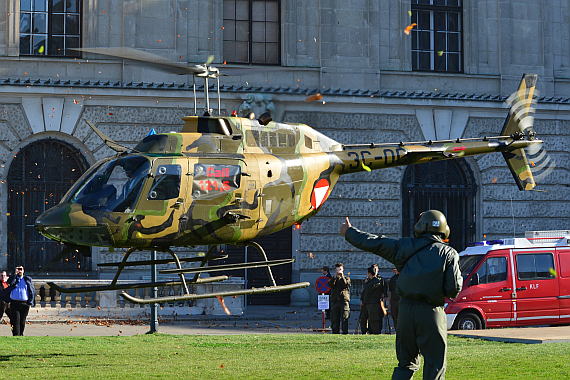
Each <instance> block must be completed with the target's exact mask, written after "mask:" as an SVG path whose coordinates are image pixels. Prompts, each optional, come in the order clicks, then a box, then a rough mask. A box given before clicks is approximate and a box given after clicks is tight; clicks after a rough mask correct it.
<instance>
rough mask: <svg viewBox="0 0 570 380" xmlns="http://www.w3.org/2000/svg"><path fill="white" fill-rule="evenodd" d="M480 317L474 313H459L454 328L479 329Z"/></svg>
mask: <svg viewBox="0 0 570 380" xmlns="http://www.w3.org/2000/svg"><path fill="white" fill-rule="evenodd" d="M481 326H482V324H481V319H479V317H478V316H477V315H476V314H473V313H464V314H461V315H460V316H459V317H458V318H457V321H456V322H455V329H456V330H481Z"/></svg>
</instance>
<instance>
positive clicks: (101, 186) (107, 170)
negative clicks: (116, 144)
mask: <svg viewBox="0 0 570 380" xmlns="http://www.w3.org/2000/svg"><path fill="white" fill-rule="evenodd" d="M149 169H150V161H149V160H148V159H147V158H145V157H143V156H128V157H122V158H116V159H114V160H111V161H107V162H106V163H104V164H103V165H101V166H100V167H99V168H98V169H97V170H94V171H93V173H92V174H91V175H90V176H88V177H87V178H86V179H85V180H84V181H83V183H81V184H79V185H78V186H77V188H76V189H77V190H76V191H75V192H73V193H72V195H71V197H70V198H69V201H70V202H73V203H78V204H81V205H83V206H84V207H87V208H92V209H97V210H102V211H112V212H131V211H132V210H133V208H134V205H135V203H136V201H137V199H138V197H139V194H140V191H141V189H142V187H143V185H144V182H145V180H146V178H147V176H148V173H149Z"/></svg>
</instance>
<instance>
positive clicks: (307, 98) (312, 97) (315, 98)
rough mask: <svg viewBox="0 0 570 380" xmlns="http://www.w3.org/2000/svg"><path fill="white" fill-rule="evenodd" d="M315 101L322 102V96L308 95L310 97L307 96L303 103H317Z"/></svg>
mask: <svg viewBox="0 0 570 380" xmlns="http://www.w3.org/2000/svg"><path fill="white" fill-rule="evenodd" d="M317 100H323V96H322V95H321V94H320V93H317V94H315V95H310V96H307V97H306V98H305V101H306V102H314V101H317Z"/></svg>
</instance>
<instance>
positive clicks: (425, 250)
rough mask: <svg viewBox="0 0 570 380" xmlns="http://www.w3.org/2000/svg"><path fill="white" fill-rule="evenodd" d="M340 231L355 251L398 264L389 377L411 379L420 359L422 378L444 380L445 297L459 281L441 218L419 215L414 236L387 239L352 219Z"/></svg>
mask: <svg viewBox="0 0 570 380" xmlns="http://www.w3.org/2000/svg"><path fill="white" fill-rule="evenodd" d="M340 233H341V235H343V236H344V237H345V239H346V240H347V241H348V242H349V243H350V244H352V245H354V246H355V247H357V248H359V249H362V250H363V251H368V252H372V253H374V254H376V255H378V256H381V257H383V258H384V259H386V260H388V261H389V262H391V263H393V264H395V265H396V269H398V271H399V272H400V277H399V278H398V282H397V285H396V292H397V293H398V294H399V295H400V311H401V313H399V316H398V327H397V329H396V355H397V357H398V366H397V367H396V368H394V372H393V374H392V379H396V380H398V379H411V378H412V377H413V376H414V373H415V372H416V371H417V370H418V369H419V367H420V353H421V355H423V357H424V373H423V378H424V379H444V378H445V370H446V367H447V363H446V355H447V318H446V315H445V311H444V310H443V305H444V303H445V298H446V297H448V298H455V297H457V295H458V294H459V292H460V291H461V288H462V285H463V278H462V277H461V271H460V270H459V255H458V254H457V251H455V249H453V248H451V247H449V246H448V245H447V244H445V243H444V242H443V241H442V239H447V237H448V236H449V227H448V226H447V220H446V218H445V216H444V215H443V214H442V213H441V212H439V211H437V210H429V211H426V212H424V213H422V214H421V215H420V217H419V219H418V221H417V223H416V225H415V227H414V235H415V238H402V239H397V240H396V239H390V238H387V237H386V236H377V235H372V234H368V233H366V232H362V231H359V230H358V229H356V228H354V227H352V226H351V224H350V221H349V220H348V218H346V222H345V223H344V224H342V225H341V227H340Z"/></svg>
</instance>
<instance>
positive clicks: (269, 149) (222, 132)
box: [35, 48, 554, 304]
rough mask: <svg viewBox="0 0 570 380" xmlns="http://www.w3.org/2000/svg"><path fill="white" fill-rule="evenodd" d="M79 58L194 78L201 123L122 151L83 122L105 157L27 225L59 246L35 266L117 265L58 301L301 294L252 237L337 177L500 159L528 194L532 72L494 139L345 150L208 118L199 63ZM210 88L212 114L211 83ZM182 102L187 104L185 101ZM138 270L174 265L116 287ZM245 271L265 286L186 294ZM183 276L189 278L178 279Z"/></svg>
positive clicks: (292, 133)
mask: <svg viewBox="0 0 570 380" xmlns="http://www.w3.org/2000/svg"><path fill="white" fill-rule="evenodd" d="M81 50H82V51H84V52H87V53H97V54H104V55H109V56H113V57H118V58H123V59H129V60H132V61H137V62H140V63H143V64H147V65H152V66H154V67H158V68H160V69H162V70H165V71H168V72H171V73H177V74H185V75H188V74H191V75H193V76H194V77H199V78H203V79H204V81H205V86H204V89H205V91H204V94H205V104H206V114H205V116H185V117H183V120H184V126H183V127H182V130H181V131H180V132H178V133H160V134H152V135H149V136H147V137H146V138H144V139H143V140H142V141H140V142H139V143H138V144H137V145H136V146H135V147H134V149H128V148H126V147H124V146H121V145H120V144H117V143H115V142H114V141H112V140H111V139H109V138H108V137H107V136H105V135H104V134H103V133H102V132H101V131H100V130H99V129H97V127H96V126H94V125H93V124H91V123H90V122H88V124H89V125H90V127H91V128H92V129H93V130H94V131H95V133H97V135H99V136H100V137H101V138H102V139H103V141H104V142H105V144H106V145H107V146H109V147H110V148H111V149H113V150H115V151H116V152H117V154H116V155H115V156H112V157H108V158H105V159H103V160H101V161H99V162H97V163H96V164H94V165H93V166H92V167H91V168H90V169H89V170H88V171H87V172H86V173H85V174H84V175H83V176H82V177H81V178H80V179H79V180H78V181H77V182H76V183H75V185H74V186H73V187H72V188H71V189H70V190H69V191H68V192H67V194H66V195H65V196H64V197H63V199H62V200H61V202H60V203H59V204H58V205H57V206H55V207H53V208H51V209H49V210H48V211H46V212H45V213H43V214H42V215H41V216H40V217H39V218H38V219H37V220H36V223H35V225H36V228H37V229H38V230H39V232H40V233H41V234H42V235H44V236H46V237H48V238H49V239H52V240H55V241H57V242H60V243H62V244H63V245H64V248H63V250H62V252H61V253H60V254H59V255H57V256H56V257H55V258H54V259H53V260H52V261H51V262H50V263H49V264H48V265H47V266H49V265H51V264H52V263H53V262H55V261H57V260H59V259H61V258H63V257H64V256H66V255H67V254H69V253H71V252H74V251H77V252H79V253H82V254H83V255H89V254H90V250H89V247H91V246H95V247H108V248H110V249H114V248H128V251H127V252H126V254H125V255H124V257H123V260H122V261H121V262H117V263H105V264H98V265H99V266H108V267H109V266H113V267H117V272H116V274H115V277H114V279H113V280H112V281H111V283H110V284H108V285H104V286H96V287H90V288H77V289H69V288H66V289H63V288H61V287H59V286H58V285H56V284H54V283H49V285H50V286H51V287H53V288H55V289H56V290H59V291H62V292H65V293H70V292H74V291H75V292H86V291H102V290H120V289H130V288H142V287H156V286H166V285H176V286H178V285H180V286H182V289H183V292H184V294H183V295H181V296H167V297H159V298H153V299H140V298H135V297H133V296H131V295H129V294H128V293H125V292H122V293H121V296H122V297H123V298H124V299H125V300H127V301H130V302H133V303H138V304H145V303H157V302H160V303H162V302H176V301H184V300H192V299H198V298H209V297H219V296H222V297H224V296H230V295H245V294H254V293H267V292H276V291H285V290H291V289H296V288H302V287H306V286H309V283H308V282H301V283H297V284H290V285H281V286H277V285H276V283H275V280H274V279H273V276H272V273H271V269H270V267H271V266H274V265H281V264H286V263H291V262H292V261H293V259H283V260H267V257H266V255H265V252H264V250H263V248H262V247H261V246H260V245H259V244H257V243H255V242H254V241H253V239H255V238H257V237H261V236H264V235H268V234H271V233H273V232H277V231H279V230H282V229H285V228H288V227H291V226H292V225H294V224H296V223H302V222H303V221H304V220H306V219H308V218H310V217H312V216H314V215H315V214H317V213H318V212H319V210H320V209H321V207H322V205H323V203H324V202H325V201H326V200H327V197H328V196H329V194H330V193H331V191H332V189H333V187H334V186H335V184H336V183H337V181H338V179H339V177H340V176H341V175H344V174H349V173H356V172H360V171H370V170H376V169H383V168H387V167H393V166H401V165H411V164H417V163H422V162H429V161H436V160H445V159H453V158H458V157H467V156H472V155H479V154H486V153H493V152H501V153H502V154H503V156H504V158H505V159H506V161H507V165H508V167H509V169H510V171H511V173H512V174H513V177H514V179H515V182H516V183H517V185H518V187H519V189H520V190H531V189H533V188H534V187H535V185H536V183H535V180H534V178H533V173H532V171H531V167H530V165H529V160H528V158H527V155H526V154H525V149H527V151H532V152H533V153H536V152H537V151H538V150H539V149H540V146H541V144H542V141H540V140H537V139H536V138H535V132H534V131H533V130H532V125H533V121H534V107H533V103H534V102H535V100H536V91H535V85H536V81H537V76H536V75H532V74H525V75H524V76H523V79H522V81H521V82H520V85H519V88H518V90H517V91H516V92H515V93H514V94H513V95H512V96H511V97H509V98H508V99H507V103H508V104H509V105H510V111H509V114H508V116H507V119H506V121H505V124H504V127H503V130H502V132H501V134H500V135H499V136H496V137H484V138H466V139H456V140H443V141H431V140H430V141H420V142H396V143H380V144H375V143H371V144H351V145H348V144H342V143H339V142H336V141H334V140H332V139H330V138H328V137H326V136H325V135H323V134H322V133H320V132H318V131H316V130H314V129H312V128H311V127H309V126H307V125H304V124H291V123H281V122H275V121H273V120H272V119H271V117H270V116H269V115H268V114H264V115H261V116H260V117H259V118H258V119H255V118H242V117H221V116H210V109H209V97H208V90H207V89H208V88H209V87H208V79H215V80H218V81H219V76H220V75H224V74H225V73H223V72H220V71H219V70H218V69H217V68H215V67H212V66H210V63H211V59H209V61H208V62H206V63H205V64H204V65H197V66H194V67H188V66H185V65H182V64H179V63H175V62H172V61H169V60H166V59H165V58H162V57H157V56H154V55H152V54H149V53H144V52H140V51H136V50H132V49H123V48H121V49H113V48H111V49H104V48H97V49H81ZM218 83H219V82H218ZM217 88H218V114H220V101H219V99H220V94H219V85H218V87H217ZM194 94H195V82H194ZM194 101H195V103H194V104H195V107H196V97H195V96H194ZM553 166H554V165H553V164H551V166H550V167H548V168H546V170H544V171H543V173H542V175H545V174H548V172H549V171H551V170H552V169H553ZM541 169H544V167H542V168H541ZM223 244H233V245H247V246H251V247H254V248H255V249H256V250H258V251H259V253H260V254H261V256H262V257H263V260H262V261H256V262H247V263H240V264H227V265H212V266H206V265H207V263H208V262H209V261H211V260H216V259H222V258H225V257H227V256H224V255H220V254H219V253H217V252H216V250H215V248H216V247H217V246H219V245H223ZM199 245H200V246H202V245H208V246H209V249H208V251H207V253H206V254H205V255H204V256H202V257H198V256H197V257H187V258H179V257H178V255H177V254H176V253H175V252H173V251H172V250H171V247H192V246H199ZM144 250H146V251H151V250H152V251H159V252H166V253H168V254H170V256H171V258H170V259H161V260H143V261H129V260H128V258H129V256H130V255H131V254H132V253H133V252H135V251H144ZM184 262H198V263H199V266H197V267H189V268H185V267H182V263H184ZM150 264H175V268H173V269H164V270H160V271H159V273H162V274H171V275H174V274H177V275H179V277H180V281H165V282H149V283H132V284H120V285H119V284H117V280H118V278H119V276H120V274H121V272H122V271H123V269H124V268H125V267H128V266H142V265H150ZM47 266H46V267H47ZM253 267H266V268H267V273H268V276H269V279H270V284H271V285H270V286H268V287H263V288H252V289H244V290H237V291H231V292H223V293H215V294H214V293H209V294H190V293H189V291H188V285H189V284H197V283H206V282H214V281H222V280H225V279H227V277H226V276H214V277H208V278H200V274H201V273H205V272H214V271H221V270H230V269H243V268H253ZM44 269H45V268H44ZM185 274H194V276H193V278H192V279H190V278H188V279H187V278H186V277H185Z"/></svg>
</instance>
